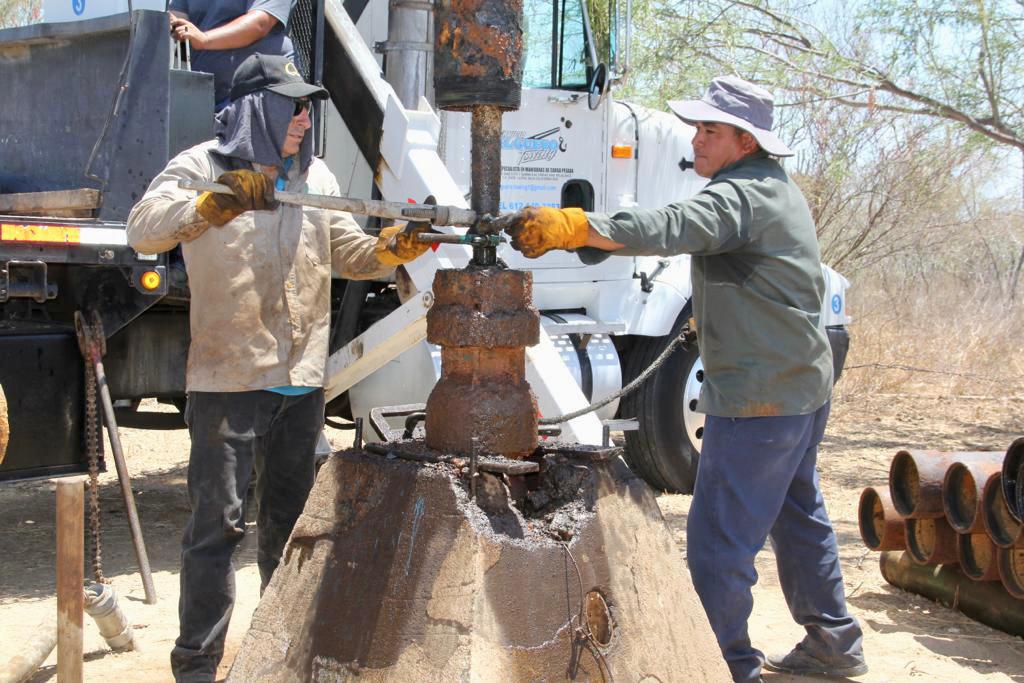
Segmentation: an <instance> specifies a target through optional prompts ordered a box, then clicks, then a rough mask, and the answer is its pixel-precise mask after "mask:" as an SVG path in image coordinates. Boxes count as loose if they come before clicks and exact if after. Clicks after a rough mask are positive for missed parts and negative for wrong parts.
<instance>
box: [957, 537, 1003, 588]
mask: <svg viewBox="0 0 1024 683" xmlns="http://www.w3.org/2000/svg"><path fill="white" fill-rule="evenodd" d="M996 550H997V548H996V545H995V543H993V542H992V539H991V538H989V537H988V534H986V533H980V534H960V535H959V536H957V538H956V556H957V560H958V561H959V562H960V569H961V570H963V573H964V574H965V575H966V576H967V578H969V579H971V580H972V581H998V580H999V567H998V566H997V565H996Z"/></svg>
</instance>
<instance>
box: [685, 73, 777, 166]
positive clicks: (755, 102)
mask: <svg viewBox="0 0 1024 683" xmlns="http://www.w3.org/2000/svg"><path fill="white" fill-rule="evenodd" d="M668 106H669V109H671V110H672V111H674V112H675V113H676V116H678V117H679V118H681V119H682V120H683V121H686V122H687V123H689V124H694V123H698V122H699V123H728V124H729V125H731V126H736V127H737V128H740V129H742V130H745V131H747V132H748V133H750V134H751V135H753V136H754V138H755V139H756V140H757V143H758V144H759V145H761V149H763V150H764V151H766V152H768V154H771V155H772V156H776V157H791V156H793V151H792V150H791V149H790V148H789V147H787V146H786V145H785V144H784V143H783V142H782V140H780V139H779V138H778V136H776V135H775V133H773V132H772V124H773V122H774V120H773V114H772V112H773V110H774V108H775V100H774V98H773V97H772V94H771V93H770V92H768V91H767V90H765V89H764V88H762V87H760V86H756V85H754V84H753V83H750V82H748V81H745V80H743V79H742V78H737V77H736V76H719V77H717V78H715V79H712V81H711V85H709V86H708V90H707V92H706V93H704V97H702V98H701V99H699V100H675V101H673V102H669V103H668Z"/></svg>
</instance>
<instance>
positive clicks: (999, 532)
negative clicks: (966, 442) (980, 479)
mask: <svg viewBox="0 0 1024 683" xmlns="http://www.w3.org/2000/svg"><path fill="white" fill-rule="evenodd" d="M1002 479H1003V476H1002V474H996V475H994V476H993V477H991V478H990V479H989V480H988V481H987V482H985V489H984V490H983V491H982V493H981V518H982V522H983V523H984V524H985V532H986V533H987V534H988V535H989V538H991V539H992V542H993V543H995V544H996V545H997V546H998V547H1000V548H1009V547H1010V546H1012V545H1015V544H1019V545H1024V525H1022V524H1021V523H1020V522H1018V521H1017V520H1016V519H1014V518H1013V515H1011V514H1010V508H1009V506H1008V505H1007V504H1006V497H1005V496H1004V495H1003V484H1002Z"/></svg>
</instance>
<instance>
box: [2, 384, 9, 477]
mask: <svg viewBox="0 0 1024 683" xmlns="http://www.w3.org/2000/svg"><path fill="white" fill-rule="evenodd" d="M10 434H11V425H10V423H9V422H8V421H7V397H6V396H4V387H3V385H2V384H0V464H2V463H3V461H4V456H5V455H7V438H8V437H9V436H10Z"/></svg>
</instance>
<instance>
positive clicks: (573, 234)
mask: <svg viewBox="0 0 1024 683" xmlns="http://www.w3.org/2000/svg"><path fill="white" fill-rule="evenodd" d="M498 220H499V221H501V222H502V223H507V227H505V228H504V230H505V232H507V233H508V234H509V237H511V238H512V247H513V248H514V249H516V250H517V251H520V252H522V254H523V256H526V257H527V258H537V257H538V256H543V255H544V254H546V253H547V252H549V251H551V250H552V249H579V248H580V247H582V246H585V245H586V244H587V235H588V234H589V232H590V224H589V223H587V215H586V214H585V213H583V210H582V209H577V208H571V209H554V208H552V207H550V206H528V207H526V208H525V209H522V210H521V211H517V212H516V213H514V214H512V215H511V216H509V217H508V218H505V217H502V218H499V219H498Z"/></svg>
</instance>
